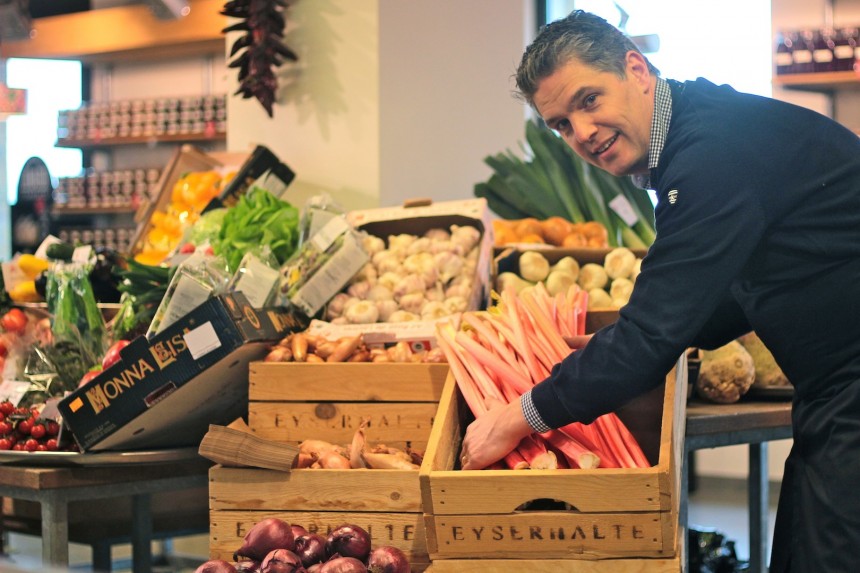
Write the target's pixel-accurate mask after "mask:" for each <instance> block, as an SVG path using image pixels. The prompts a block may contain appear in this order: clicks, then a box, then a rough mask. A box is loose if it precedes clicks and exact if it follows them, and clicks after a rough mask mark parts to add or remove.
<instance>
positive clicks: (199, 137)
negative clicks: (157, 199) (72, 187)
mask: <svg viewBox="0 0 860 573" xmlns="http://www.w3.org/2000/svg"><path fill="white" fill-rule="evenodd" d="M226 139H227V134H226V133H216V134H214V135H210V134H208V133H177V134H176V135H167V134H163V135H146V136H140V137H110V138H104V139H58V140H57V143H56V144H55V146H56V147H72V148H76V149H99V148H103V147H112V146H114V145H140V144H147V145H156V144H159V143H186V142H205V141H212V142H215V141H225V140H226Z"/></svg>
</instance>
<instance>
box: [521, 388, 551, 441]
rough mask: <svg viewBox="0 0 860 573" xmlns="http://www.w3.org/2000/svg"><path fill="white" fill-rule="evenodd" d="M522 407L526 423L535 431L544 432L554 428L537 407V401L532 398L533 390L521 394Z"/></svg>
mask: <svg viewBox="0 0 860 573" xmlns="http://www.w3.org/2000/svg"><path fill="white" fill-rule="evenodd" d="M520 408H521V409H522V413H523V418H525V421H526V423H527V424H528V425H529V426H530V427H531V429H532V430H534V431H535V432H537V433H539V434H542V433H544V432H548V431H550V430H551V429H552V428H551V427H550V426H548V425H547V424H546V422H544V421H543V418H542V417H541V415H540V414H539V413H538V411H537V408H535V403H534V401H533V400H532V393H531V390H529V391H528V392H526V393H525V394H523V395H522V396H520Z"/></svg>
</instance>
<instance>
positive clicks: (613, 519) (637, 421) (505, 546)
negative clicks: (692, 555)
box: [420, 356, 687, 572]
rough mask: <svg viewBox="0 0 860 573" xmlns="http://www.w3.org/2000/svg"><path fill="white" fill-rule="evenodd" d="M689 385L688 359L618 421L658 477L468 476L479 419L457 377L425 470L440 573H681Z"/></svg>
mask: <svg viewBox="0 0 860 573" xmlns="http://www.w3.org/2000/svg"><path fill="white" fill-rule="evenodd" d="M686 380H687V366H686V357H685V356H682V357H681V358H680V359H679V360H678V362H677V364H676V366H675V368H674V369H673V370H672V372H670V373H669V375H668V376H667V377H666V381H665V384H663V385H661V387H659V388H657V389H655V391H653V392H651V393H649V394H646V395H644V396H642V397H640V398H638V399H636V400H634V401H633V402H631V403H630V404H628V405H627V406H625V407H624V408H623V409H621V410H619V411H618V412H617V413H618V415H619V417H620V418H621V419H622V420H623V421H624V422H625V423H626V424H627V426H628V427H629V428H630V431H631V432H632V433H633V435H634V436H636V438H637V440H638V441H639V443H640V445H641V446H642V448H643V450H644V452H645V454H646V456H647V457H648V459H649V460H651V461H652V463H653V464H654V465H653V466H652V467H650V468H638V469H595V470H579V469H576V470H528V471H511V470H482V471H463V470H460V469H459V467H458V466H457V464H458V461H457V460H458V459H459V451H460V444H461V442H462V438H463V434H464V431H465V428H466V425H467V424H468V422H469V420H470V419H471V414H469V413H468V408H467V407H466V406H465V403H464V401H463V399H462V397H461V396H460V394H459V390H458V388H457V385H456V382H455V381H454V379H453V377H449V379H448V381H447V382H446V385H445V388H444V390H443V394H442V398H441V400H440V403H439V411H438V414H437V420H436V422H435V423H434V426H433V430H432V432H431V435H430V443H429V445H428V449H427V452H426V454H425V458H424V463H423V464H422V467H421V471H420V473H421V476H420V480H421V493H422V496H423V507H424V512H425V516H424V520H425V530H426V532H427V547H428V551H429V554H430V558H431V560H432V562H433V568H432V571H434V572H439V571H443V572H449V571H450V572H460V571H488V572H489V571H494V572H495V571H499V572H501V571H625V570H631V571H632V570H635V571H647V572H651V571H670V570H671V571H680V570H681V568H682V563H683V562H684V541H683V540H684V536H683V535H682V532H681V531H680V529H681V528H679V524H678V513H679V505H680V488H681V476H680V471H681V467H682V455H683V451H684V450H683V444H684V441H683V437H684V420H685V418H684V409H685V404H686V389H687V382H686ZM545 500H560V501H563V502H566V503H567V504H569V505H568V507H572V508H573V509H565V508H561V509H559V508H558V506H557V504H555V503H553V504H552V505H551V506H550V508H549V509H542V508H541V506H540V504H541V502H543V501H545ZM532 502H533V503H532ZM527 504H528V505H527Z"/></svg>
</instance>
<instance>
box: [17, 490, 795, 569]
mask: <svg viewBox="0 0 860 573" xmlns="http://www.w3.org/2000/svg"><path fill="white" fill-rule="evenodd" d="M770 494H771V499H770V505H771V512H770V520H769V522H770V530H769V533H768V537H769V538H770V536H772V534H773V522H774V514H775V511H776V500H777V497H778V494H779V484H778V483H776V484H771V488H770ZM689 516H690V519H689V522H690V526H691V527H693V528H696V529H699V530H701V529H716V530H718V531H720V532H721V533H723V534H724V535H725V536H726V537H727V538H728V539H732V540H734V541H735V543H736V549H737V553H738V557H739V558H741V559H744V560H746V559H748V558H749V521H748V520H749V516H748V511H747V492H746V485H745V482H743V481H741V480H736V479H728V478H703V477H700V478H698V480H697V487H696V488H695V490H694V491H692V492H691V493H690V504H689ZM208 544H209V538H208V536H206V535H196V536H189V537H185V538H179V539H175V540H173V541H172V542H170V543H168V544H167V546H163V545H161V544H159V543H155V544H153V554H154V555H157V556H158V555H161V556H163V555H165V554H166V555H168V556H169V557H171V558H170V559H167V560H164V559H160V560H158V561H156V566H155V567H154V573H193V571H194V568H195V564H199V563H202V562H203V561H205V560H206V555H207V553H208V550H209V546H208ZM4 546H5V547H6V550H7V553H8V556H7V558H5V559H4V558H2V557H0V572H3V573H6V572H7V571H16V573H18V571H21V572H22V573H31V572H33V573H34V572H36V571H39V572H43V571H48V570H46V569H43V568H42V567H41V559H40V557H39V555H40V551H41V549H40V547H41V546H40V544H39V539H38V538H36V537H28V536H21V535H9V536H8V539H7V542H6V543H5V544H4ZM130 556H131V549H130V547H129V546H122V545H120V546H116V547H114V549H113V551H112V558H113V560H114V563H115V568H114V571H115V572H117V573H128V572H130ZM91 559H92V557H91V554H90V548H89V546H86V545H77V544H72V545H71V546H70V559H69V560H70V563H71V567H70V568H69V569H70V570H71V571H73V572H75V573H78V572H80V573H85V572H91V571H92V567H91V565H90V563H91ZM13 567H14V568H15V569H13ZM52 573H61V572H52ZM62 573H65V572H62Z"/></svg>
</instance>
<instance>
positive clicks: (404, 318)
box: [388, 310, 421, 322]
mask: <svg viewBox="0 0 860 573" xmlns="http://www.w3.org/2000/svg"><path fill="white" fill-rule="evenodd" d="M420 318H421V317H420V316H418V315H417V314H414V313H411V312H408V311H405V310H395V311H394V312H392V313H391V315H390V316H389V317H388V322H412V321H414V320H419V319H420Z"/></svg>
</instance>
